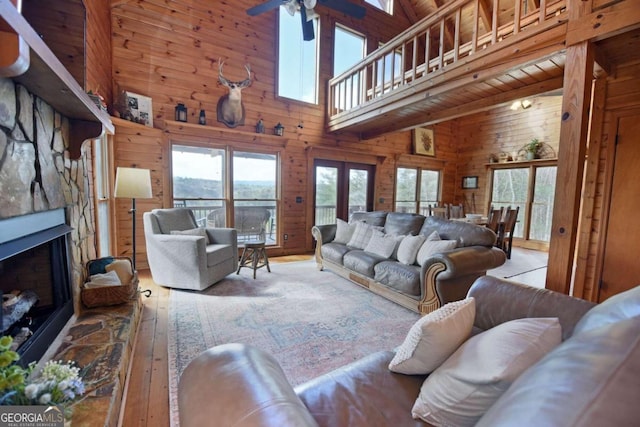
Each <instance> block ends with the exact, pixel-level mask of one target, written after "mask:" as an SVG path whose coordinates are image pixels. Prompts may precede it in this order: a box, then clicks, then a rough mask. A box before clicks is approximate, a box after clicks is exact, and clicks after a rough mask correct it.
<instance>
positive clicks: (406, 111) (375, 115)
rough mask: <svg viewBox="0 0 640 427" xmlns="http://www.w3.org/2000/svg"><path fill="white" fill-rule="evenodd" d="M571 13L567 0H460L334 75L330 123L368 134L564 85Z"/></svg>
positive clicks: (408, 126) (334, 127) (333, 127)
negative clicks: (526, 0)
mask: <svg viewBox="0 0 640 427" xmlns="http://www.w3.org/2000/svg"><path fill="white" fill-rule="evenodd" d="M507 4H509V5H510V7H509V6H507ZM526 5H534V6H537V7H535V8H533V9H532V8H529V10H526V9H527V8H526V7H525V6H526ZM567 20H568V17H567V10H566V1H565V0H539V1H538V0H535V1H533V2H524V3H523V2H522V1H519V0H509V1H505V0H455V1H453V2H451V3H449V4H447V5H445V6H443V7H441V8H440V9H439V10H438V11H437V12H436V13H434V14H432V15H430V16H427V17H425V18H424V19H422V20H421V21H419V22H418V23H416V24H415V25H413V26H412V27H411V28H409V29H407V30H406V31H405V32H403V33H401V34H399V35H398V36H396V37H395V38H394V39H392V40H391V41H389V42H388V43H386V44H385V45H384V46H382V47H381V48H379V49H378V50H376V51H374V52H372V53H371V54H369V55H368V56H367V57H366V58H364V60H362V61H361V62H360V63H358V64H356V65H355V66H353V67H352V68H351V69H349V70H347V71H345V72H344V73H342V74H341V75H339V76H336V77H335V78H333V79H331V80H330V81H329V87H328V98H327V100H328V101H327V109H328V111H327V116H328V128H329V130H330V131H332V132H339V131H349V132H357V133H359V134H360V135H361V136H362V138H364V139H367V138H372V137H375V136H378V135H381V134H384V133H387V132H394V131H400V130H408V129H411V128H414V127H417V126H424V125H429V124H433V123H437V122H440V121H444V120H449V119H453V118H456V117H460V116H463V115H466V114H470V113H474V112H478V111H482V110H485V109H487V108H489V107H491V106H494V105H497V104H501V103H506V102H510V101H513V100H515V99H518V98H522V97H527V96H532V95H536V94H541V93H546V92H550V91H555V90H558V89H560V88H562V82H563V72H564V65H565V38H566V30H567Z"/></svg>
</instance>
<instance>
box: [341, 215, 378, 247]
mask: <svg viewBox="0 0 640 427" xmlns="http://www.w3.org/2000/svg"><path fill="white" fill-rule="evenodd" d="M374 230H378V231H382V227H374V226H372V225H369V224H367V223H364V222H362V221H358V222H356V229H355V230H354V232H353V236H351V239H349V243H347V246H351V247H352V248H356V249H364V248H366V247H367V244H368V243H369V240H370V239H371V236H372V234H373V231H374Z"/></svg>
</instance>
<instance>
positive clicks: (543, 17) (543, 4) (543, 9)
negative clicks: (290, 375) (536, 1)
mask: <svg viewBox="0 0 640 427" xmlns="http://www.w3.org/2000/svg"><path fill="white" fill-rule="evenodd" d="M546 20H547V1H546V0H540V17H539V19H538V22H540V23H541V24H542V23H543V22H544V21H546Z"/></svg>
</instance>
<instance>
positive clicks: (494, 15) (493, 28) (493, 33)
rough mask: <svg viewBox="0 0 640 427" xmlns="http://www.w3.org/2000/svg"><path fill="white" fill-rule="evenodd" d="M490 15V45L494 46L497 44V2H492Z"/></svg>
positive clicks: (496, 0) (494, 0)
mask: <svg viewBox="0 0 640 427" xmlns="http://www.w3.org/2000/svg"><path fill="white" fill-rule="evenodd" d="M491 15H492V16H491V44H496V43H497V42H498V0H493V13H492V14H491Z"/></svg>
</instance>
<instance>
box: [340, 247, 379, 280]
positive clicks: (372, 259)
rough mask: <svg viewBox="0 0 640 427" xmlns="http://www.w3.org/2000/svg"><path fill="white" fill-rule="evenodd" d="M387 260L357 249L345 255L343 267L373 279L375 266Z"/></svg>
mask: <svg viewBox="0 0 640 427" xmlns="http://www.w3.org/2000/svg"><path fill="white" fill-rule="evenodd" d="M385 259H386V258H385V257H381V256H380V255H376V254H372V253H369V252H365V251H360V250H357V249H355V250H352V251H349V252H347V253H346V254H345V255H344V257H343V258H342V265H343V266H344V267H345V268H348V269H349V270H352V271H355V272H356V273H360V274H362V275H364V276H367V277H371V278H373V276H374V274H375V273H374V267H375V265H376V264H377V263H379V262H380V261H384V260H385Z"/></svg>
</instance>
